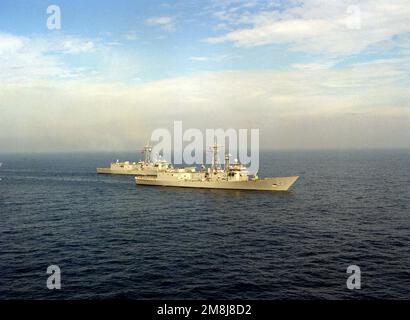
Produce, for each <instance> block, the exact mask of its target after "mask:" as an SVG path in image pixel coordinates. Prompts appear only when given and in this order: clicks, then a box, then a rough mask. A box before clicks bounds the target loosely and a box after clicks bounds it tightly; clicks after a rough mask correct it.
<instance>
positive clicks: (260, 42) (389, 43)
mask: <svg viewBox="0 0 410 320" xmlns="http://www.w3.org/2000/svg"><path fill="white" fill-rule="evenodd" d="M50 5H58V7H59V8H60V12H61V28H60V29H49V28H48V27H47V20H48V19H49V18H50V14H48V13H47V8H48V7H49V6H50ZM409 18H410V1H408V0H392V1H387V0H383V1H382V0H363V1H353V0H349V1H344V0H340V1H335V0H327V1H319V0H290V1H282V0H272V1H270V0H267V1H255V0H218V1H216V0H215V1H214V0H209V1H190V0H188V1H166V0H162V1H131V0H129V1H125V0H117V1H96V0H89V1H80V0H74V1H73V0H70V1H53V2H50V1H42V0H37V1H23V0H12V1H11V0H10V1H9V0H1V1H0V153H7V152H59V151H66V152H70V151H118V150H134V149H136V148H139V147H140V146H141V145H142V144H144V143H145V141H147V139H149V137H150V135H151V132H152V131H153V130H155V129H157V128H169V129H172V127H173V122H174V121H182V123H183V127H184V128H186V129H188V128H198V129H201V130H205V129H207V128H211V129H212V128H215V129H216V128H223V129H229V128H234V129H242V128H248V129H252V128H257V129H259V130H260V148H261V149H349V148H354V149H356V148H357V149H373V148H410V90H409V89H410V55H409V54H410V23H409Z"/></svg>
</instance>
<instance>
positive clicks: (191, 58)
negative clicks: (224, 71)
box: [189, 56, 209, 62]
mask: <svg viewBox="0 0 410 320" xmlns="http://www.w3.org/2000/svg"><path fill="white" fill-rule="evenodd" d="M189 60H191V61H199V62H200V61H208V60H209V57H203V56H201V57H199V56H195V57H189Z"/></svg>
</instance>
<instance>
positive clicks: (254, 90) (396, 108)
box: [0, 59, 410, 151]
mask: <svg viewBox="0 0 410 320" xmlns="http://www.w3.org/2000/svg"><path fill="white" fill-rule="evenodd" d="M409 71H410V63H409V61H406V60H401V59H389V60H379V61H374V62H368V63H361V64H355V65H352V66H350V67H346V68H344V69H336V68H333V67H331V66H327V67H323V66H313V67H312V66H310V65H295V66H294V67H293V68H291V69H290V70H282V71H278V70H275V71H268V70H266V71H224V72H204V73H197V74H191V75H187V76H181V77H174V78H169V79H164V80H158V81H152V82H148V83H138V84H121V83H118V82H117V83H114V82H111V83H105V84H104V83H102V82H97V81H95V79H82V80H75V81H74V80H64V81H59V82H53V81H42V82H38V83H30V84H26V83H15V84H8V85H1V86H0V96H1V97H2V99H1V101H0V111H1V114H2V117H1V118H0V137H1V139H0V149H1V150H9V151H18V150H20V151H31V150H37V151H53V150H54V151H56V150H124V149H133V148H135V146H136V145H138V144H141V143H144V142H145V141H146V139H147V138H149V135H150V133H151V132H152V130H154V129H156V128H161V127H162V128H164V127H165V128H170V127H172V123H173V121H174V120H182V121H183V125H184V127H185V128H189V127H194V128H200V129H205V128H229V127H232V128H259V129H260V131H261V144H262V146H263V147H264V148H327V147H364V148H365V147H410V145H409V140H408V136H409V135H410V97H409V93H408V92H409V88H408V84H406V83H405V82H403V81H402V80H403V78H404V77H407V75H408V73H409ZM10 106H12V107H10ZM158 115H161V116H160V117H159V116H158ZM201 115H207V116H206V117H203V116H201Z"/></svg>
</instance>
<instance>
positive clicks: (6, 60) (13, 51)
mask: <svg viewBox="0 0 410 320" xmlns="http://www.w3.org/2000/svg"><path fill="white" fill-rule="evenodd" d="M95 50H96V44H95V42H94V41H92V40H90V39H84V38H78V37H73V36H68V35H59V36H43V37H40V36H34V37H21V36H17V35H13V34H8V33H1V32H0V71H1V72H0V81H3V82H6V83H20V82H31V81H38V80H49V79H51V78H53V79H66V78H73V77H77V76H78V75H79V74H78V73H77V69H75V68H69V67H67V66H66V64H65V63H64V56H65V55H81V54H88V53H92V52H94V51H95Z"/></svg>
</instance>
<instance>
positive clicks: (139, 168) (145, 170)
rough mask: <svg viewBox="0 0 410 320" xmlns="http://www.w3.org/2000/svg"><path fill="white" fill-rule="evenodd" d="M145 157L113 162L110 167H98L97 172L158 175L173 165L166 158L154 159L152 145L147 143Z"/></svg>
mask: <svg viewBox="0 0 410 320" xmlns="http://www.w3.org/2000/svg"><path fill="white" fill-rule="evenodd" d="M142 152H143V153H144V159H143V160H141V161H138V162H130V161H124V162H120V161H119V160H117V161H116V162H112V163H111V165H110V167H109V168H97V173H101V174H123V175H136V176H139V175H144V176H156V174H157V172H159V171H163V170H166V169H168V168H170V167H171V166H170V165H169V163H168V162H167V161H165V160H157V161H153V160H152V157H151V153H152V146H151V145H149V144H146V145H145V146H144V149H143V151H142Z"/></svg>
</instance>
